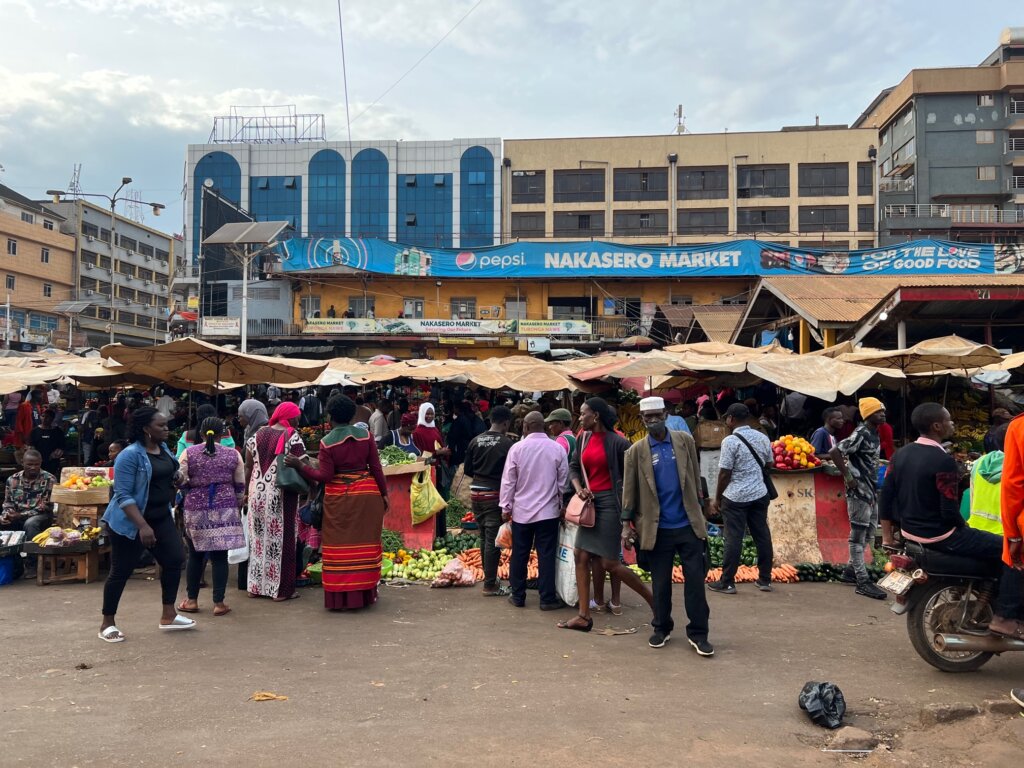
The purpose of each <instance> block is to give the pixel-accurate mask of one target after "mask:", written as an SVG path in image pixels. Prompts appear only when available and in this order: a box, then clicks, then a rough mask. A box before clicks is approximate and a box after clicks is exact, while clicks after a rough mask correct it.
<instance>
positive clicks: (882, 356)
mask: <svg viewBox="0 0 1024 768" xmlns="http://www.w3.org/2000/svg"><path fill="white" fill-rule="evenodd" d="M836 359H838V360H841V361H843V362H846V363H854V364H856V365H867V366H871V367H874V368H892V369H895V370H898V371H901V372H902V373H904V374H908V375H909V374H932V375H937V374H940V373H942V372H945V371H948V370H950V369H957V370H967V369H969V368H983V367H985V366H986V365H996V364H998V363H1001V362H1003V356H1002V355H1001V354H1000V353H999V350H997V349H996V348H995V347H990V346H989V345H988V344H978V343H977V342H974V341H970V340H968V339H964V338H961V337H960V336H956V335H954V336H942V337H939V338H936V339H927V340H925V341H922V342H920V343H918V344H915V345H914V346H912V347H907V348H906V349H894V350H874V351H861V352H849V353H847V354H844V355H840V356H839V357H838V358H836Z"/></svg>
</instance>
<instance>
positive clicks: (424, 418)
mask: <svg viewBox="0 0 1024 768" xmlns="http://www.w3.org/2000/svg"><path fill="white" fill-rule="evenodd" d="M434 415H435V411H434V405H433V403H423V404H422V405H421V406H420V412H419V417H418V418H417V420H416V429H415V430H413V433H412V442H413V445H415V446H416V447H417V448H419V449H420V451H421V452H427V453H430V454H432V458H431V463H433V464H436V465H437V471H436V472H434V478H433V479H434V484H435V485H436V486H437V489H438V490H439V491H441V493H442V494H443V495H446V494H447V490H445V489H444V486H445V483H444V481H443V477H444V475H445V473H446V471H447V461H448V457H449V456H450V455H451V453H452V452H451V450H450V449H449V448H446V447H445V445H444V435H442V434H441V430H440V429H438V428H437V422H436V421H435V420H434ZM446 533H448V526H447V519H446V517H445V516H444V515H442V514H437V515H434V535H435V537H442V538H443V537H444V535H445V534H446Z"/></svg>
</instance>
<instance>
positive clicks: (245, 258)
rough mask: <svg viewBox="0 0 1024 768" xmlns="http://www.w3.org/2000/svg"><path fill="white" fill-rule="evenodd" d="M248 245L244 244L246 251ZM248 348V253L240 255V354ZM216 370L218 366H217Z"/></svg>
mask: <svg viewBox="0 0 1024 768" xmlns="http://www.w3.org/2000/svg"><path fill="white" fill-rule="evenodd" d="M248 249H249V247H248V246H245V250H246V251H248ZM248 349H249V254H248V253H247V252H245V253H244V254H243V256H242V354H243V355H244V354H245V353H246V352H247V351H248ZM217 370H218V371H219V370H220V367H219V366H218V369H217Z"/></svg>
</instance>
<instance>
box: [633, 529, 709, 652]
mask: <svg viewBox="0 0 1024 768" xmlns="http://www.w3.org/2000/svg"><path fill="white" fill-rule="evenodd" d="M706 550H707V546H706V542H704V541H702V540H701V539H699V538H697V534H695V533H694V532H693V528H692V527H690V526H689V525H687V526H685V527H683V528H659V529H658V538H657V539H655V541H654V549H652V550H650V552H648V553H647V561H648V564H649V565H650V567H651V590H652V591H653V592H654V620H653V621H652V622H651V626H652V627H653V628H654V629H655V630H657V631H658V632H661V633H662V634H665V635H667V634H669V633H670V632H671V631H672V629H673V628H674V627H675V622H673V620H672V564H673V561H674V560H675V556H676V555H677V554H678V555H679V560H680V563H681V564H682V566H683V578H684V580H685V583H684V584H683V601H684V604H685V606H686V618H687V619H688V620H689V623H688V624H687V625H686V636H687V637H690V638H693V639H694V640H705V639H707V636H708V619H709V618H710V616H711V609H710V608H709V607H708V599H707V594H706V593H705V591H704V579H705V577H706V576H707V575H708V561H707V557H706V556H705V555H706Z"/></svg>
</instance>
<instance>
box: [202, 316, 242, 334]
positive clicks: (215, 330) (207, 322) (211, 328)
mask: <svg viewBox="0 0 1024 768" xmlns="http://www.w3.org/2000/svg"><path fill="white" fill-rule="evenodd" d="M202 332H203V335H204V336H238V335H240V334H241V332H242V321H241V319H239V318H237V317H204V318H202Z"/></svg>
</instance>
